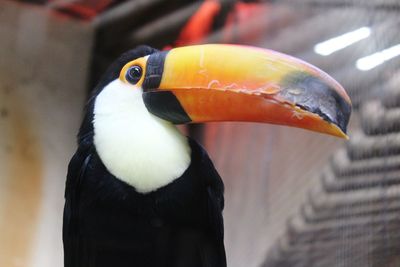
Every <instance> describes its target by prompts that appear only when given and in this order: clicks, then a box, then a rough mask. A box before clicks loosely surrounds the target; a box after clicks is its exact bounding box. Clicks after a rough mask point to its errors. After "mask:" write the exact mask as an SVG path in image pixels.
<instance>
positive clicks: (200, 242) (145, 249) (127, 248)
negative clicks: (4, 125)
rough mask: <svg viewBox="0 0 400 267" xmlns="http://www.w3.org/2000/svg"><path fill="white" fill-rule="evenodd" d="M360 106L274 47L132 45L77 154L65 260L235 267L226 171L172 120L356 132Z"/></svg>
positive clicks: (109, 266) (107, 265) (100, 95)
mask: <svg viewBox="0 0 400 267" xmlns="http://www.w3.org/2000/svg"><path fill="white" fill-rule="evenodd" d="M236 58H237V59H238V60H239V62H238V64H234V63H235V59H236ZM252 68H254V69H252ZM350 111H351V104H350V99H349V98H348V96H347V94H346V93H345V91H344V89H343V88H342V87H341V86H340V85H339V84H337V83H336V82H335V81H334V80H333V79H331V78H330V77H329V76H327V75H326V74H324V73H322V72H321V71H320V70H318V69H316V68H314V67H312V66H310V65H308V64H305V63H304V62H301V61H298V60H295V59H293V58H291V57H287V56H285V55H282V54H278V53H275V52H273V51H267V50H261V49H254V48H249V47H240V46H224V45H204V46H193V47H186V48H178V49H173V50H171V51H169V52H160V51H158V50H155V49H152V48H150V47H147V46H142V47H138V48H137V49H134V50H131V51H128V52H127V53H125V54H123V55H122V56H121V57H120V58H119V59H117V60H116V62H114V64H113V65H112V66H111V67H110V68H109V69H108V71H107V72H106V74H105V75H104V77H103V78H102V79H101V81H100V82H99V84H98V85H97V87H96V88H95V90H94V92H93V95H92V97H91V98H90V99H89V101H88V104H87V107H86V113H85V117H84V120H83V122H82V125H81V128H80V132H79V134H78V149H77V152H76V153H75V155H74V156H73V158H72V159H71V162H70V164H69V168H68V175H67V183H66V192H65V200H66V201H65V209H64V226H63V240H64V262H65V267H113V266H116V267H164V266H165V267H225V266H226V258H225V250H224V243H223V238H224V231H223V219H222V210H223V207H224V198H223V191H224V187H223V183H222V180H221V178H220V176H219V175H218V173H217V171H216V170H215V168H214V165H213V163H212V162H211V160H210V158H209V156H208V155H207V153H206V152H205V150H204V149H203V148H202V147H201V146H200V145H199V144H197V143H196V142H195V141H194V140H191V139H189V138H187V137H185V136H183V135H182V134H181V133H180V132H179V131H178V129H177V128H176V127H175V125H174V124H181V123H189V122H206V121H230V120H238V121H255V122H269V123H275V124H284V125H291V126H296V127H301V128H306V129H310V130H314V131H318V132H323V133H329V134H332V135H336V136H340V137H346V135H345V130H346V126H347V123H348V120H349V116H350ZM252 141H256V140H252Z"/></svg>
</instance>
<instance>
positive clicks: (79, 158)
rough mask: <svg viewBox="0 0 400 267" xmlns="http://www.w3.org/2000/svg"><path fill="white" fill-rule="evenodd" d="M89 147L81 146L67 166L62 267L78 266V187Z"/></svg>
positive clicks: (86, 164)
mask: <svg viewBox="0 0 400 267" xmlns="http://www.w3.org/2000/svg"><path fill="white" fill-rule="evenodd" d="M90 147H91V146H89V145H85V144H81V145H80V146H79V148H78V150H77V151H76V153H75V154H74V156H73V157H72V159H71V161H70V163H69V165H68V174H67V181H66V185H65V206H64V218H63V243H64V267H77V266H80V265H79V263H78V262H77V261H78V259H79V255H78V253H79V246H80V245H79V243H80V240H79V239H78V234H77V231H78V210H79V208H78V203H79V195H80V190H79V186H80V183H81V181H82V179H83V177H84V175H85V172H86V169H87V167H88V165H89V162H90V159H91V149H90Z"/></svg>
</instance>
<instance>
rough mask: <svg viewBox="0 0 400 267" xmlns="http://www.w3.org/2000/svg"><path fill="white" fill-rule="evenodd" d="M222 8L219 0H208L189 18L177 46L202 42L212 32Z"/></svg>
mask: <svg viewBox="0 0 400 267" xmlns="http://www.w3.org/2000/svg"><path fill="white" fill-rule="evenodd" d="M220 10H221V4H220V3H219V1H217V0H206V1H204V3H203V4H202V5H201V7H200V8H199V10H198V11H197V12H196V13H195V14H194V15H193V16H192V17H191V18H190V19H189V21H188V22H187V23H186V25H185V26H184V27H183V29H182V31H181V33H180V34H179V37H178V40H177V41H176V43H175V46H182V45H187V44H196V43H200V42H201V41H202V40H203V38H204V37H206V36H207V35H208V34H209V33H210V32H212V26H213V22H214V19H215V17H216V16H217V15H218V14H219V12H220Z"/></svg>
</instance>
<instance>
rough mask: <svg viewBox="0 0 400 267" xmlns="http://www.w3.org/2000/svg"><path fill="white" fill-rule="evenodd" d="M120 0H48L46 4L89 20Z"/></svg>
mask: <svg viewBox="0 0 400 267" xmlns="http://www.w3.org/2000/svg"><path fill="white" fill-rule="evenodd" d="M117 2H122V0H76V1H70V2H68V1H65V0H49V1H48V4H49V5H50V6H51V7H52V8H54V9H56V10H58V11H60V12H63V13H66V14H68V15H70V16H73V17H77V18H80V19H85V20H90V19H92V18H94V17H95V16H96V15H97V14H99V13H101V12H102V11H104V10H105V9H107V8H108V7H110V6H111V5H113V4H115V3H117Z"/></svg>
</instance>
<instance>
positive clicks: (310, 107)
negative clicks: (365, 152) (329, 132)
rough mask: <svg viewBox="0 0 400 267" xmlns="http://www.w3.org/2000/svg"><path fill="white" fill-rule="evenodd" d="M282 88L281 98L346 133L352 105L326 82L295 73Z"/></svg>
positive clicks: (291, 74) (289, 76)
mask: <svg viewBox="0 0 400 267" xmlns="http://www.w3.org/2000/svg"><path fill="white" fill-rule="evenodd" d="M282 88H283V89H282V90H281V91H280V92H279V96H281V97H283V98H284V99H286V100H288V101H290V102H292V103H294V104H295V105H296V106H298V107H300V108H302V109H304V110H307V111H309V112H312V113H315V114H318V115H319V116H321V117H322V118H323V119H324V120H326V121H328V122H330V123H333V124H335V125H337V126H338V127H339V128H340V129H341V130H342V131H343V132H344V133H346V130H347V129H346V128H347V124H348V122H349V118H350V113H351V105H350V103H348V102H347V101H346V100H345V99H343V97H342V96H341V95H339V93H338V92H337V91H336V90H335V89H334V88H332V87H331V86H330V85H329V84H327V83H326V82H325V81H323V80H322V79H320V78H318V77H315V76H311V75H310V74H307V73H304V72H293V73H289V74H288V75H287V76H286V77H285V78H284V79H283V81H282Z"/></svg>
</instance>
